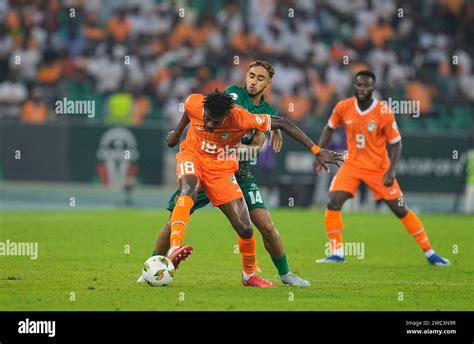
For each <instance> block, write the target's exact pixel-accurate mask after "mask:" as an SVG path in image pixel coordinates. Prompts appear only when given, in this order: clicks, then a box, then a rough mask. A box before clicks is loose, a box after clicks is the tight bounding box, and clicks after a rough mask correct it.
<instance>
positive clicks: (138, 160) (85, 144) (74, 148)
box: [68, 126, 164, 186]
mask: <svg viewBox="0 0 474 344" xmlns="http://www.w3.org/2000/svg"><path fill="white" fill-rule="evenodd" d="M163 147H164V136H163V133H162V130H161V129H156V128H154V129H150V128H132V127H122V126H113V127H96V126H75V127H71V129H70V133H69V153H68V160H69V162H68V166H69V173H70V177H71V179H72V180H75V181H92V180H93V179H94V178H95V177H99V180H101V181H102V182H107V184H109V185H116V186H120V185H123V184H124V183H125V179H126V177H127V176H128V175H131V174H134V175H136V177H137V179H138V181H139V182H140V183H143V184H159V183H161V180H162V172H163V171H162V160H163V149H164V148H163Z"/></svg>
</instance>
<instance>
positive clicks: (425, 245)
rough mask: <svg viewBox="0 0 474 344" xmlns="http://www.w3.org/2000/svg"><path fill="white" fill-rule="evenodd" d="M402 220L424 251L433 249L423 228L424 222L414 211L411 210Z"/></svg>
mask: <svg viewBox="0 0 474 344" xmlns="http://www.w3.org/2000/svg"><path fill="white" fill-rule="evenodd" d="M400 220H401V221H402V223H403V225H404V226H405V228H406V229H407V232H408V233H410V235H411V236H412V237H413V239H415V240H416V242H417V243H418V245H419V246H420V247H421V248H422V249H423V251H425V252H426V251H428V250H430V249H431V245H430V240H429V239H428V235H427V234H426V232H425V230H424V228H423V224H422V223H421V221H420V219H419V218H418V216H416V215H415V213H414V212H413V211H411V210H409V211H408V214H407V215H406V216H405V217H404V218H402V219H400Z"/></svg>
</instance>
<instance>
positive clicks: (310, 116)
mask: <svg viewBox="0 0 474 344" xmlns="http://www.w3.org/2000/svg"><path fill="white" fill-rule="evenodd" d="M0 18H1V25H0V66H1V69H0V121H21V122H28V123H44V122H61V121H64V122H72V123H75V122H76V121H80V122H84V121H88V122H94V123H106V124H112V123H121V124H125V125H135V126H146V125H152V124H160V125H161V124H163V125H164V126H166V127H167V128H171V127H173V126H174V125H175V123H176V122H177V121H178V120H179V118H180V115H181V113H180V106H179V104H180V103H182V102H183V101H184V99H185V98H186V96H187V95H188V94H190V93H192V92H203V93H206V92H208V91H211V90H213V89H214V88H219V89H221V90H222V89H224V88H225V87H226V86H227V85H229V84H241V83H243V81H244V76H245V72H246V70H247V66H248V64H249V62H251V61H252V60H254V59H257V58H258V59H263V60H267V61H269V62H271V63H273V65H274V67H275V71H276V73H275V76H274V78H273V85H272V87H271V90H270V91H269V92H267V93H268V94H266V97H267V100H269V101H270V102H271V103H272V104H274V105H276V107H277V108H278V110H279V111H280V112H281V113H282V114H285V115H287V116H289V117H290V118H292V119H293V120H294V121H296V122H298V123H300V124H302V125H322V124H323V123H325V122H326V120H327V117H328V116H329V114H330V112H331V110H332V108H333V106H334V105H335V103H336V102H337V101H338V100H340V99H341V98H344V97H347V96H350V95H351V81H352V75H353V73H354V71H355V70H358V69H361V68H363V67H368V68H371V69H372V70H373V71H374V72H375V73H376V75H377V78H378V93H377V97H378V98H379V99H388V98H389V97H390V98H392V99H398V100H405V99H406V100H418V101H420V112H421V118H420V119H419V120H413V118H411V117H410V116H400V117H399V118H398V121H399V125H400V126H401V127H405V128H407V127H414V128H419V129H423V130H424V129H432V130H436V129H441V130H446V129H450V128H451V129H467V128H469V126H470V125H471V123H472V118H473V113H474V111H473V104H474V71H473V56H474V54H473V52H474V49H473V43H474V40H473V39H472V38H473V37H474V2H472V1H463V0H425V1H410V0H351V1H343V0H332V1H311V0H300V1H289V0H285V1H276V0H239V1H236V0H234V1H218V0H192V1H191V0H188V1H186V0H181V1H179V0H178V1H158V0H122V1H120V0H117V1H113V0H103V1H101V0H64V1H59V0H30V1H21V0H10V1H0ZM469 37H470V38H469ZM64 97H66V98H67V99H68V100H94V101H95V106H96V116H95V118H92V119H91V118H87V116H80V115H76V116H64V115H59V114H57V113H56V112H55V105H54V104H55V102H56V101H57V100H62V99H63V98H64ZM290 104H294V106H292V107H290V106H289V105H290ZM290 108H291V109H292V110H293V111H289V109H290Z"/></svg>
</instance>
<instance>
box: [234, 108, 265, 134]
mask: <svg viewBox="0 0 474 344" xmlns="http://www.w3.org/2000/svg"><path fill="white" fill-rule="evenodd" d="M233 111H235V112H234V113H235V115H234V118H235V122H236V124H237V126H238V127H239V128H240V129H242V130H245V131H250V130H257V131H263V132H265V131H269V130H270V129H271V127H272V125H271V123H272V122H271V121H272V120H271V116H270V115H267V114H251V113H250V112H248V111H245V110H244V109H243V108H234V110H233Z"/></svg>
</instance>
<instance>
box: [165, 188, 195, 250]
mask: <svg viewBox="0 0 474 344" xmlns="http://www.w3.org/2000/svg"><path fill="white" fill-rule="evenodd" d="M193 205H194V201H193V199H192V198H191V197H189V196H186V195H183V196H179V198H178V200H177V201H176V206H175V207H174V209H173V212H172V213H171V236H170V248H172V247H175V246H181V245H182V244H183V238H184V236H185V234H186V227H187V225H188V222H189V215H190V213H191V208H192V207H193Z"/></svg>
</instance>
